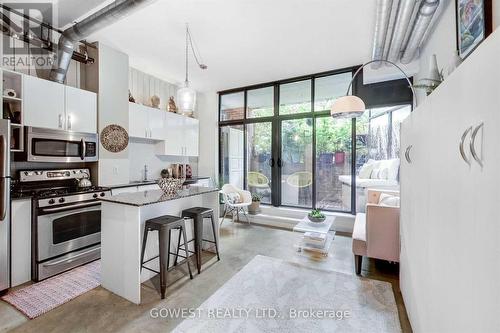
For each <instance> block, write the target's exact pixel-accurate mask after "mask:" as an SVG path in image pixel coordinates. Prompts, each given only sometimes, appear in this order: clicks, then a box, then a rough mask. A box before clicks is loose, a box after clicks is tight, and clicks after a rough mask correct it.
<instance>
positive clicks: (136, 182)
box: [106, 176, 210, 189]
mask: <svg viewBox="0 0 500 333" xmlns="http://www.w3.org/2000/svg"><path fill="white" fill-rule="evenodd" d="M209 178H210V177H203V176H196V177H191V178H187V179H186V181H185V182H184V184H185V185H189V184H194V183H196V182H197V181H198V180H200V179H209ZM157 182H158V179H150V180H134V181H131V182H128V183H126V184H118V185H111V186H106V187H109V188H111V189H114V188H124V187H132V186H143V185H152V184H156V183H157Z"/></svg>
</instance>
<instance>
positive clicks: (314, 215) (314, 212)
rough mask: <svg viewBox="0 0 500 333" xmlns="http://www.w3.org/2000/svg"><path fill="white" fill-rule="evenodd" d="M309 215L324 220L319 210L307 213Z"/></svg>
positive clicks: (323, 215)
mask: <svg viewBox="0 0 500 333" xmlns="http://www.w3.org/2000/svg"><path fill="white" fill-rule="evenodd" d="M309 215H310V216H311V217H314V218H318V219H322V218H325V214H323V212H321V210H319V209H313V210H311V212H310V213H309Z"/></svg>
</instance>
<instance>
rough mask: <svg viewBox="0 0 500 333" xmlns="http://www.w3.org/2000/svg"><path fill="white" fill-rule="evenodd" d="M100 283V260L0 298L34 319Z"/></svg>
mask: <svg viewBox="0 0 500 333" xmlns="http://www.w3.org/2000/svg"><path fill="white" fill-rule="evenodd" d="M100 284H101V261H100V260H97V261H94V262H91V263H89V264H87V265H85V266H80V267H77V268H75V269H72V270H71V271H68V272H66V273H63V274H60V275H57V276H54V277H52V278H49V279H47V280H44V281H42V282H38V283H35V284H32V285H30V286H27V287H25V288H22V289H19V290H15V291H13V292H10V293H8V294H7V295H5V296H3V297H2V300H4V301H6V302H7V303H9V304H11V305H12V306H14V307H15V308H16V309H18V310H19V311H21V312H22V313H23V314H24V315H26V316H27V317H28V318H30V319H33V318H36V317H38V316H40V315H42V314H44V313H46V312H48V311H50V310H52V309H54V308H56V307H58V306H59V305H62V304H64V303H66V302H68V301H70V300H72V299H73V298H75V297H78V296H80V295H82V294H84V293H86V292H87V291H89V290H91V289H94V288H96V287H98V286H99V285H100Z"/></svg>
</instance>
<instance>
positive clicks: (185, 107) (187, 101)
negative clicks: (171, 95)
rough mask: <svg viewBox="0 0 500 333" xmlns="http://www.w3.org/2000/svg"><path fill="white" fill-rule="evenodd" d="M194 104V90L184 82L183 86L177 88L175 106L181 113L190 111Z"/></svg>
mask: <svg viewBox="0 0 500 333" xmlns="http://www.w3.org/2000/svg"><path fill="white" fill-rule="evenodd" d="M195 106H196V91H195V90H194V89H192V88H190V87H189V84H188V83H187V82H186V84H185V86H184V87H183V88H180V89H179V90H177V107H178V108H179V109H180V110H181V111H182V112H183V113H191V112H193V111H194V108H195Z"/></svg>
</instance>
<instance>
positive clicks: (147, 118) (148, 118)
mask: <svg viewBox="0 0 500 333" xmlns="http://www.w3.org/2000/svg"><path fill="white" fill-rule="evenodd" d="M164 114H165V111H162V110H158V109H153V108H150V107H147V106H144V105H140V104H136V103H129V135H130V136H131V137H133V138H142V139H151V140H163V139H165V133H164V121H165V117H164Z"/></svg>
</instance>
